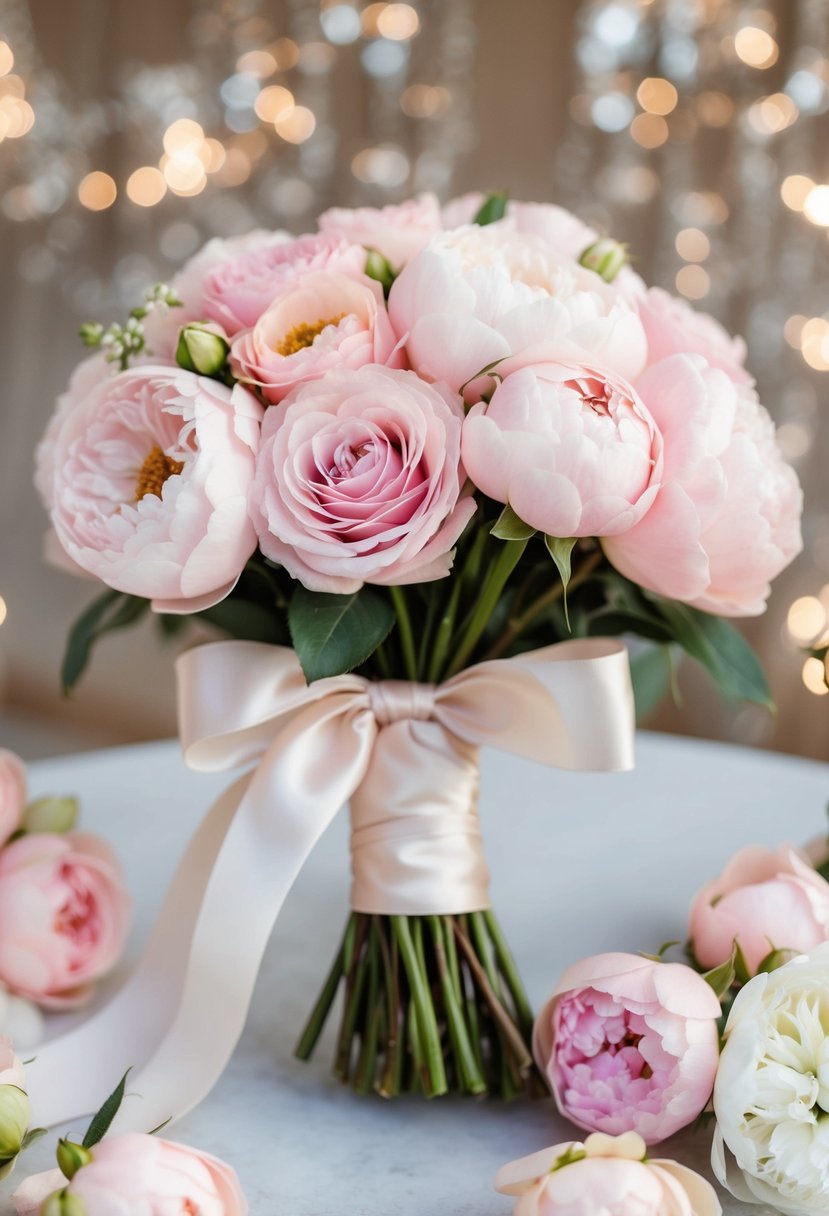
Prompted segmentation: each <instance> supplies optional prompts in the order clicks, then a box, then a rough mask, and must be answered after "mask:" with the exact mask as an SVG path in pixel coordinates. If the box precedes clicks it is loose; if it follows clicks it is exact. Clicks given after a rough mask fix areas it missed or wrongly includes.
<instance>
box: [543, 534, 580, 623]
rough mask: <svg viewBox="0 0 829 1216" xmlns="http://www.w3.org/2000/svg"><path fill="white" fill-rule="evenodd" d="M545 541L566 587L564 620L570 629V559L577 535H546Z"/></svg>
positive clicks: (562, 583)
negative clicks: (568, 593) (568, 608)
mask: <svg viewBox="0 0 829 1216" xmlns="http://www.w3.org/2000/svg"><path fill="white" fill-rule="evenodd" d="M544 543H545V545H546V546H547V552H548V553H549V554H550V557H551V558H552V559H553V561H554V562H555V564H556V569H557V570H558V573H559V576H560V578H561V585H562V587H563V588H564V601H563V602H564V620H565V622H566V624H567V628H568V629H569V628H570V614H569V612H568V610H567V587H568V585H569V583H570V573H571V571H570V559H571V557H572V554H573V549H574V548H575V545H576V537H575V536H566V537H561V536H545V537H544Z"/></svg>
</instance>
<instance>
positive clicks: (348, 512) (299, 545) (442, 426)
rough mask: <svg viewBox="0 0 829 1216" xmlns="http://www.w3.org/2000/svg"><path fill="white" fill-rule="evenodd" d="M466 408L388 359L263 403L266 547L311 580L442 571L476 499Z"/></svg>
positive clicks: (381, 578) (413, 577)
mask: <svg viewBox="0 0 829 1216" xmlns="http://www.w3.org/2000/svg"><path fill="white" fill-rule="evenodd" d="M462 418H463V408H462V405H461V401H460V398H459V397H457V396H456V395H454V394H452V393H450V392H449V391H448V390H447V389H446V388H445V386H442V385H430V384H427V383H425V381H423V380H421V379H419V377H418V376H416V375H415V374H414V372H404V371H394V370H392V369H390V368H383V367H374V366H369V367H364V368H361V369H360V370H359V371H356V372H351V371H342V372H331V373H329V374H328V375H327V376H326V377H325V378H324V379H323V380H317V381H314V382H313V383H310V384H305V385H303V386H301V387H300V388H298V389H297V390H296V391H295V392H293V393H292V394H291V395H290V397H288V398H286V400H285V401H283V402H282V404H281V405H278V406H272V407H271V408H270V409H269V410H268V411H267V413H266V414H265V421H264V424H263V427H262V447H261V449H260V452H259V457H258V459H257V462H256V478H255V481H254V484H253V489H252V493H251V512H252V516H253V519H254V522H255V524H256V528H257V531H258V532H259V543H260V546H261V548H262V552H263V553H264V554H265V555H266V556H267V557H270V558H272V559H273V560H274V561H276V562H279V563H280V565H282V566H284V567H285V569H286V570H287V571H288V573H289V574H291V575H293V577H294V578H297V579H299V580H300V582H301V583H303V584H304V585H305V586H306V587H309V588H310V589H311V590H313V591H331V592H340V593H348V592H351V591H356V590H357V589H358V588H359V587H361V586H362V584H363V583H364V582H368V583H386V584H398V583H410V582H426V581H429V580H431V579H435V578H442V577H443V576H444V575H446V574H448V573H449V570H450V567H451V564H452V553H451V550H452V547H453V546H454V544H455V542H456V540H457V539H458V537H459V536H460V534H461V532H462V531H463V528H464V527H465V525H466V523H467V522H468V520H469V519H470V518H471V516H472V514H473V513H474V510H475V503H474V499H472V498H471V497H467V498H463V499H461V498H460V491H461V486H462V482H463V476H462V473H461V469H460V441H461V421H462Z"/></svg>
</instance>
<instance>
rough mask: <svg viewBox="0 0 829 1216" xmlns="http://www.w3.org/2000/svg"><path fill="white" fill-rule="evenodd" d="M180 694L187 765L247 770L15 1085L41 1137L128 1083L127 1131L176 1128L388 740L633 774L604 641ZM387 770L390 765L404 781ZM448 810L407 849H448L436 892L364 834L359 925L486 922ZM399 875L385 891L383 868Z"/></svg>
mask: <svg viewBox="0 0 829 1216" xmlns="http://www.w3.org/2000/svg"><path fill="white" fill-rule="evenodd" d="M178 679H179V709H180V724H181V736H182V745H183V749H184V754H185V758H186V760H187V763H188V764H189V765H190V766H191V767H193V768H195V769H200V770H203V771H224V770H226V769H232V768H235V767H236V766H239V765H244V764H254V765H255V768H254V770H253V772H252V773H251V774H249V775H247V776H245V777H243V778H242V779H241V780H240V781H237V782H236V783H235V784H234V785H233V786H232V787H231V788H230V789H229V790H228V791H226V793H225V794H224V795H223V796H222V797H221V798H220V799H219V800H218V802H217V803H216V804H215V806H214V807H213V808H212V809H211V811H210V812H209V813H208V815H207V817H206V818H205V820H204V822H203V823H202V825H201V827H200V828H199V829H198V831H197V833H196V835H195V836H194V838H193V841H192V842H191V844H190V846H189V847H188V849H187V851H186V853H185V856H184V858H183V860H182V862H181V865H180V867H179V870H178V872H177V874H176V876H175V878H174V880H173V883H172V885H171V888H170V891H169V892H168V895H167V899H166V901H165V904H164V907H163V909H162V911H161V914H160V916H159V919H158V922H157V924H156V927H155V930H154V932H153V934H152V936H151V939H150V941H149V944H148V946H147V948H146V950H145V953H144V955H143V957H142V959H141V960H140V962H139V964H138V966H137V968H136V970H135V972H134V974H133V975H132V977H131V978H130V980H129V981H128V982H127V983H126V985H125V986H124V988H123V989H122V990H121V992H119V993H118V994H117V996H116V997H115V998H114V999H113V1000H112V1001H111V1002H110V1004H109V1005H107V1006H106V1007H104V1008H103V1009H102V1010H101V1011H100V1012H98V1013H97V1014H95V1015H94V1016H93V1017H91V1018H90V1019H89V1020H88V1021H86V1022H85V1023H83V1024H82V1025H81V1026H80V1027H78V1028H77V1029H75V1030H73V1031H71V1032H69V1033H68V1034H65V1035H63V1036H61V1037H59V1038H57V1039H55V1040H54V1041H52V1042H51V1043H48V1044H47V1045H45V1046H44V1047H43V1048H42V1049H41V1050H40V1051H39V1052H38V1055H37V1059H36V1061H35V1062H34V1063H33V1064H32V1065H31V1067H30V1069H29V1074H28V1080H29V1093H30V1098H31V1101H32V1107H33V1117H34V1119H35V1121H36V1122H38V1123H40V1124H47V1125H48V1124H54V1123H58V1122H62V1121H64V1120H66V1119H69V1118H72V1117H75V1116H78V1115H81V1114H86V1113H88V1112H90V1111H92V1110H94V1109H95V1108H96V1107H97V1106H98V1105H99V1103H100V1101H101V1098H102V1096H103V1093H104V1092H106V1090H107V1087H108V1086H109V1085H110V1083H111V1080H112V1078H113V1077H114V1076H117V1075H119V1074H120V1073H122V1072H123V1071H124V1070H125V1069H126V1068H127V1067H129V1066H132V1067H133V1068H134V1070H135V1071H134V1072H133V1074H132V1076H131V1078H130V1085H129V1089H130V1091H131V1092H133V1093H135V1094H137V1095H140V1100H139V1099H138V1098H136V1099H134V1100H133V1101H130V1102H127V1103H125V1104H124V1106H123V1107H122V1108H121V1112H120V1113H119V1115H118V1118H117V1127H118V1129H119V1130H121V1131H125V1130H133V1129H141V1130H146V1129H147V1128H150V1127H153V1126H155V1125H157V1124H159V1123H161V1122H163V1121H164V1120H167V1119H169V1118H171V1117H172V1118H177V1117H179V1116H181V1115H183V1114H184V1113H185V1112H186V1111H188V1110H190V1109H191V1108H192V1107H193V1106H195V1105H196V1104H197V1103H198V1102H199V1101H200V1100H201V1099H203V1098H204V1097H205V1096H206V1094H207V1093H208V1092H209V1091H210V1089H211V1088H212V1086H213V1085H214V1084H215V1082H216V1081H217V1080H218V1078H219V1076H220V1075H221V1073H222V1072H223V1070H224V1068H225V1066H226V1064H227V1062H228V1060H229V1058H230V1056H231V1054H232V1052H233V1050H234V1048H235V1045H236V1043H237V1041H238V1039H239V1037H240V1035H241V1033H242V1030H243V1027H244V1023H245V1019H246V1016H247V1011H248V1007H249V1004H250V1000H251V996H252V994H253V989H254V985H255V983H256V977H257V974H258V971H259V966H260V962H261V959H262V955H263V953H264V950H265V946H266V944H267V941H268V938H269V936H270V934H271V931H272V929H273V925H274V922H275V920H276V918H277V916H278V914H279V911H280V909H281V907H282V904H283V902H284V900H285V897H286V895H287V894H288V891H289V890H290V888H291V885H292V884H293V882H294V880H295V878H296V876H297V875H298V873H299V871H300V870H301V869H302V866H303V864H304V863H305V860H306V858H307V857H308V855H309V853H310V852H311V850H312V849H313V847H314V845H315V844H316V842H317V841H318V840H319V838H320V836H321V835H322V833H323V832H324V830H325V828H326V827H327V826H328V824H329V823H330V822H331V820H332V819H333V818H334V816H335V815H336V814H337V812H338V811H339V809H340V808H341V807H342V806H343V804H344V803H345V802H347V801H348V800H349V798H351V797H352V795H354V794H355V793H357V791H359V790H360V787H361V784H362V783H363V781H364V779H365V778H366V777H367V774H369V771H370V770H371V780H372V783H373V789H372V798H373V799H374V800H376V798H377V796H378V792H379V791H380V790H381V789H382V783H383V771H384V766H383V762H382V761H383V751H384V746H385V745H384V736H387V737H388V740H389V744H391V743H392V740H393V739H394V738H395V732H391V731H388V727H389V726H390V725H392V724H393V725H394V727H395V731H396V734H397V736H399V735H400V731H401V730H402V732H403V733H404V734H406V733H407V732H411V733H413V734H414V735H417V733H418V732H423V731H426V732H427V733H428V731H429V729H431V728H433V727H437V728H439V729H440V730H441V731H442V732H444V733H445V735H446V736H447V737H448V738H449V739H451V740H455V741H458V742H459V744H460V746H461V747H463V746H468V747H471V748H477V747H479V746H488V747H494V748H498V749H500V750H502V751H506V752H510V753H512V754H515V755H518V756H523V757H526V758H528V759H531V760H536V761H539V762H541V763H544V764H549V765H552V766H555V767H558V768H563V769H577V770H604V771H612V770H621V769H627V768H630V767H631V766H632V762H633V723H634V717H633V698H632V691H631V684H630V674H629V668H628V661H627V652H626V651H625V649H624V647H623V646H622V645H621V644H619V643H618V642H616V641H612V640H605V639H590V640H574V641H568V642H562V643H559V644H557V645H553V646H548V647H545V648H543V649H540V650H535V651H532V652H529V653H525V654H522V655H520V656H519V657H517V658H512V659H501V660H493V661H490V662H483V663H480V664H478V665H477V666H474V667H470V668H467V669H466V670H464V671H462V672H460V673H459V674H458V675H456V676H454V677H453V678H452V679H450V680H448V681H446V683H444V684H441V685H438V686H430V685H421V684H416V685H405V684H403V683H402V682H399V681H386V682H382V681H381V682H376V683H373V682H371V681H368V680H366V679H364V678H363V677H361V676H356V675H342V676H335V677H331V678H328V679H322V680H318V681H316V682H315V683H313V684H311V685H308V684H307V683H306V681H305V677H304V675H303V673H302V670H301V668H300V665H299V662H298V660H297V658H296V656H295V654H294V653H293V651H291V650H289V649H285V648H282V647H275V646H268V645H264V644H260V643H254V642H238V641H227V642H216V643H212V644H210V645H206V646H201V647H197V648H194V649H192V650H190V651H188V652H186V653H185V654H184V655H182V656H181V658H180V659H179V660H178ZM398 742H399V738H398ZM403 751H404V752H405V748H404V749H403ZM400 761H401V755H400V749H399V747H398V748H397V750H396V754H395V756H394V765H395V771H397V772H399V765H400ZM397 780H398V781H399V777H398V778H397ZM391 793H392V791H389V794H390V795H391ZM445 797H446V799H447V804H446V805H445V806H443V805H441V806H440V807H439V808H438V811H439V814H437V815H433V816H431V817H430V822H429V824H428V826H427V827H426V828H425V829H424V833H423V835H424V836H425V840H421V841H420V842H419V844H420V845H422V847H423V849H425V850H426V854H427V855H428V853H429V851H430V850H436V851H438V852H440V851H441V850H443V851H444V852H447V851H448V852H450V853H451V852H452V850H453V849H454V852H455V853H456V855H457V864H456V865H455V866H454V868H453V865H452V863H450V864H449V866H448V867H444V869H443V870H442V872H441V874H442V876H441V880H440V882H439V883H433V884H431V886H430V883H429V881H428V878H427V880H426V881H424V873H425V872H426V873H427V872H428V865H426V866H425V867H424V864H423V852H422V850H421V849H420V847H419V846H418V847H415V848H414V851H413V849H412V836H413V831H414V834H415V835H416V829H413V830H412V825H407V824H405V823H404V824H403V826H402V828H401V824H400V821H399V820H397V821H395V822H392V823H390V824H389V825H388V826H387V827H386V826H383V825H378V824H376V823H374V824H365V825H363V826H362V827H360V826H359V825H358V828H357V832H358V834H359V833H360V832H362V833H363V834H364V839H363V841H362V844H363V845H364V846H366V847H367V858H369V859H370V860H367V861H366V863H365V864H358V863H356V862H355V888H354V891H353V903H354V904H355V907H359V906H361V905H362V906H363V907H364V908H365V910H367V911H378V910H381V911H382V912H383V913H394V912H395V911H400V912H401V913H403V914H407V915H408V914H416V915H427V914H430V913H438V912H440V913H446V912H447V911H451V910H453V909H454V908H456V909H457V910H462V911H471V910H474V908H475V907H478V908H484V907H487V906H488V905H487V899H488V895H487V883H486V869H485V866H484V867H483V869H481V868H480V867H479V866H478V865H477V863H476V861H475V855H476V854H475V849H474V847H473V848H472V849H470V850H467V849H464V848H458V847H456V846H457V842H458V839H459V838H461V839H463V837H464V834H470V833H471V834H472V835H473V836H474V832H475V830H476V829H475V826H474V825H471V824H470V823H469V822H468V819H467V818H466V817H465V816H466V814H467V810H468V808H467V807H466V805H465V804H464V803H463V800H462V799H461V801H459V802H458V804H457V805H454V806H453V805H452V798H453V794H452V792H451V791H450V792H448V793H445ZM378 837H379V838H380V839H381V840H382V849H381V850H380V852H379V853H378V850H377V847H376V846H377V842H378ZM358 852H359V850H358ZM355 856H356V854H355ZM412 856H414V860H413V861H412V860H411V858H412ZM378 857H379V858H380V861H379V862H378V860H377V859H378ZM470 858H471V860H470ZM396 863H399V870H398V871H396V872H395V874H394V875H393V876H390V875H389V874H388V873H386V872H385V871H386V867H387V866H392V867H393V866H394V865H395V864H396ZM401 875H402V876H403V879H404V880H403V881H401V880H400V878H401ZM407 875H408V876H409V877H410V879H411V881H410V882H407V881H406V876H407ZM390 877H393V878H394V881H389V879H390ZM384 887H387V888H388V890H389V891H392V892H394V893H395V894H394V895H393V896H391V897H389V896H388V893H387V892H386V893H384ZM453 887H454V890H453ZM388 898H394V899H396V898H400V900H401V901H402V903H401V905H400V907H399V908H395V907H389V906H387V902H386V901H387V900H388ZM378 901H380V903H379V904H378ZM380 905H382V906H380ZM90 1059H94V1060H95V1068H94V1069H91V1068H90V1066H89V1061H90Z"/></svg>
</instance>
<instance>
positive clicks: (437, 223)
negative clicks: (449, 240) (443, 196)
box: [317, 194, 442, 270]
mask: <svg viewBox="0 0 829 1216" xmlns="http://www.w3.org/2000/svg"><path fill="white" fill-rule="evenodd" d="M317 223H318V224H319V229H320V232H330V233H337V234H338V235H340V236H342V237H345V239H346V240H347V241H352V242H353V243H354V244H355V245H362V246H363V247H364V248H366V249H376V250H377V252H378V253H381V254H382V255H383V257H384V258H386V259H387V261H388V262H390V263H391V265H392V267H393V268H394V269H395V270H399V269H400V267H401V266H405V264H406V263H407V262H410V261H411V260H412V258H413V257H414V256H415V254H416V253H420V251H421V249H423V247H424V246H425V245H427V244H428V243H429V241H430V240H431V239H432V237H433V236H435V234H436V233H438V232H440V230H441V228H442V223H441V216H440V205H439V203H438V200H437V197H436V196H435V195H434V194H420V195H418V197H417V198H410V199H407V200H406V202H404V203H392V204H390V205H389V206H388V207H356V208H353V209H352V208H350V207H331V208H329V210H328V211H323V213H322V215H321V216H320V217H319V220H318V221H317Z"/></svg>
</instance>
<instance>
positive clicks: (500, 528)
mask: <svg viewBox="0 0 829 1216" xmlns="http://www.w3.org/2000/svg"><path fill="white" fill-rule="evenodd" d="M490 533H491V535H492V536H495V537H497V538H498V540H529V538H530V537H531V536H535V533H536V529H535V528H533V527H531V526H530V525H529V524H525V523H524V521H523V519H519V517H518V516H517V515H516V514H515V512H514V511H513V509H512V507H511V506H510V505H509V503H507V505H506V506H505V507H504V509H503V511H502V512H501V514H500V515H499V516H498V518H497V520H496V521H495V523H494V524H493V525H492V527H491V528H490Z"/></svg>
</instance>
